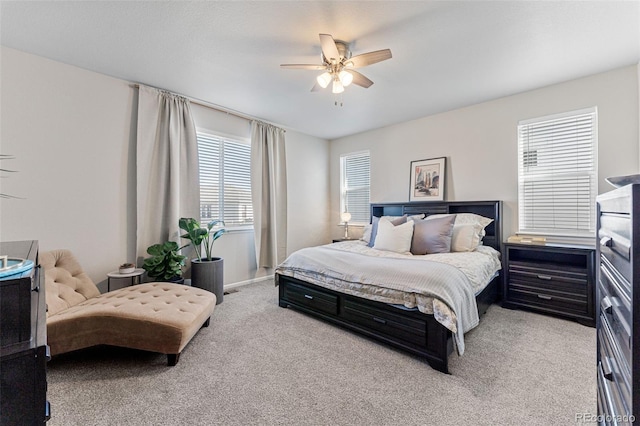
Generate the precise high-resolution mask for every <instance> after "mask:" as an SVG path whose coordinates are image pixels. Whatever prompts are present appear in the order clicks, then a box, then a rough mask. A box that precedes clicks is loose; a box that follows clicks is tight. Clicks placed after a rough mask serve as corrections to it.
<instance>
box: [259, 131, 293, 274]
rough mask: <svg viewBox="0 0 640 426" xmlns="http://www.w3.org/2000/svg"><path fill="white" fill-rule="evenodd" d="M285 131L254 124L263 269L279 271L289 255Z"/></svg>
mask: <svg viewBox="0 0 640 426" xmlns="http://www.w3.org/2000/svg"><path fill="white" fill-rule="evenodd" d="M284 134H285V132H284V130H283V129H280V128H278V127H275V126H272V125H270V124H266V123H262V122H260V121H255V120H254V121H252V122H251V200H252V204H253V229H254V233H255V246H256V262H257V266H258V267H259V268H261V267H264V268H275V267H276V266H277V265H278V264H279V263H281V262H282V261H284V259H285V258H286V255H287V173H286V166H285V165H286V159H285V141H284V140H285V138H284Z"/></svg>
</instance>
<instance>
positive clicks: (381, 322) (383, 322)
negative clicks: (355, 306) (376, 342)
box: [373, 317, 387, 324]
mask: <svg viewBox="0 0 640 426" xmlns="http://www.w3.org/2000/svg"><path fill="white" fill-rule="evenodd" d="M373 320H374V321H375V322H379V323H380V324H386V323H387V320H385V319H383V318H378V317H373Z"/></svg>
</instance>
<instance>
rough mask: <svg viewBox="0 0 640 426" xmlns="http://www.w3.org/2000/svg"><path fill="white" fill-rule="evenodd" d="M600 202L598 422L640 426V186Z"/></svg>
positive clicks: (613, 192) (621, 191)
mask: <svg viewBox="0 0 640 426" xmlns="http://www.w3.org/2000/svg"><path fill="white" fill-rule="evenodd" d="M597 206H598V207H597V208H598V235H597V238H598V242H599V246H598V252H597V256H598V262H599V268H598V286H597V303H596V308H597V313H598V316H597V347H598V349H597V350H598V352H597V362H598V367H597V368H598V373H597V381H598V416H599V417H598V420H599V422H600V424H607V425H609V424H632V423H635V424H640V420H637V421H636V420H635V417H634V416H638V415H640V272H639V271H640V259H638V257H639V256H640V245H639V243H640V185H638V184H633V185H627V186H625V187H622V188H619V189H616V190H614V191H611V192H608V193H606V194H602V195H600V196H598V198H597ZM635 286H638V289H636V288H635ZM636 323H638V325H637V326H636Z"/></svg>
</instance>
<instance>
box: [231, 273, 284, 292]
mask: <svg viewBox="0 0 640 426" xmlns="http://www.w3.org/2000/svg"><path fill="white" fill-rule="evenodd" d="M271 279H273V274H272V275H266V276H264V277H259V278H252V279H250V280H245V281H238V282H237V283H231V284H226V285H225V286H224V289H225V290H230V289H232V288H237V287H242V286H244V285H248V284H254V283H259V282H261V281H267V280H271Z"/></svg>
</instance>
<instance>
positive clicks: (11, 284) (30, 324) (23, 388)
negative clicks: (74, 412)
mask: <svg viewBox="0 0 640 426" xmlns="http://www.w3.org/2000/svg"><path fill="white" fill-rule="evenodd" d="M0 255H8V256H9V257H10V258H18V259H29V260H31V261H33V264H34V267H33V268H31V269H29V270H27V271H24V272H21V273H17V274H13V275H7V276H5V277H2V278H0V425H1V426H12V425H37V424H43V423H45V422H46V421H47V420H48V419H49V417H50V406H49V403H48V402H47V400H46V392H47V359H48V347H47V335H46V332H47V329H46V327H47V324H46V302H45V293H44V276H43V275H42V274H43V272H42V271H41V270H40V267H39V266H38V242H37V241H17V242H11V243H0Z"/></svg>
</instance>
